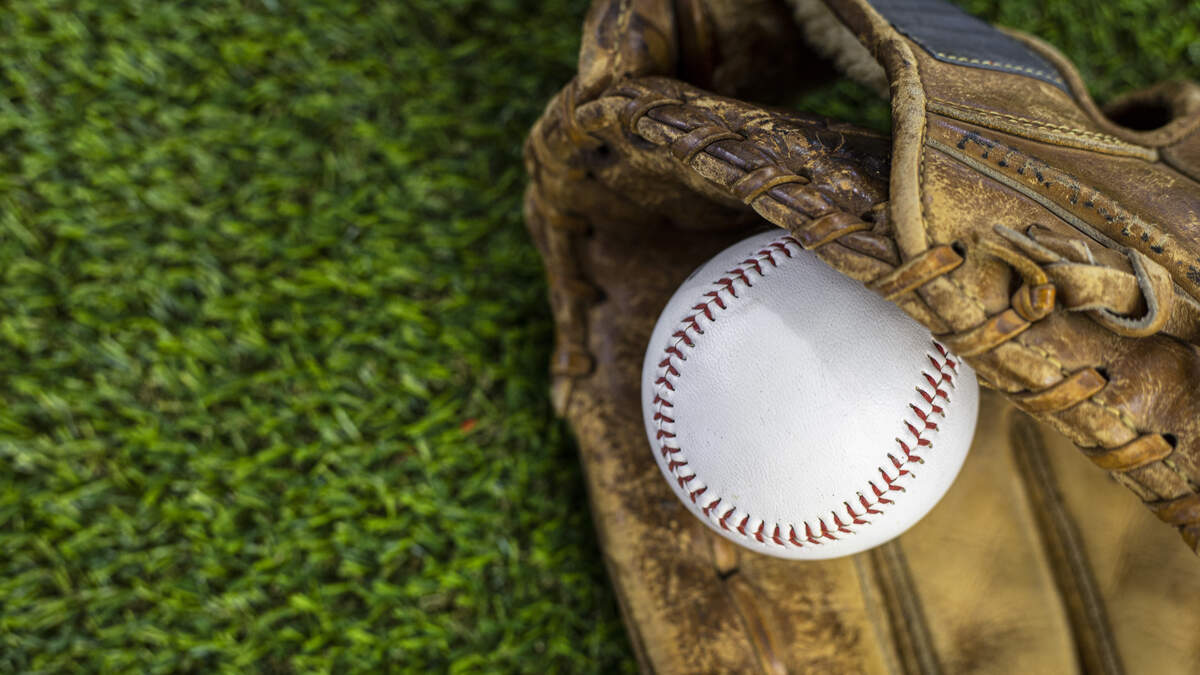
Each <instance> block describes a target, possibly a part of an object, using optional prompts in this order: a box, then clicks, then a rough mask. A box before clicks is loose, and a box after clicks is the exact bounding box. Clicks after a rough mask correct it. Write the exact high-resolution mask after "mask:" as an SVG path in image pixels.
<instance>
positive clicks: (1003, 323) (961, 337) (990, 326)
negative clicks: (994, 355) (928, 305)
mask: <svg viewBox="0 0 1200 675" xmlns="http://www.w3.org/2000/svg"><path fill="white" fill-rule="evenodd" d="M1031 325H1032V324H1031V323H1030V322H1028V321H1026V320H1025V319H1022V318H1021V315H1019V314H1017V312H1016V310H1014V309H1012V308H1011V307H1010V308H1009V309H1006V310H1004V311H1003V312H1000V313H999V314H995V315H993V316H991V317H989V318H988V319H987V320H986V321H984V322H983V323H981V324H979V325H978V326H975V327H974V328H968V329H967V330H964V331H961V332H958V333H952V334H949V335H936V336H934V337H936V338H937V339H938V340H941V341H942V342H943V343H945V344H946V345H947V346H949V347H950V350H951V351H953V352H954V353H956V354H958V355H959V356H977V355H979V354H982V353H984V352H987V351H991V350H992V349H995V348H996V347H998V346H1000V345H1001V344H1003V343H1005V342H1008V341H1009V340H1011V339H1013V338H1014V337H1016V336H1017V335H1019V334H1021V333H1022V332H1023V331H1025V330H1026V329H1027V328H1029V326H1031Z"/></svg>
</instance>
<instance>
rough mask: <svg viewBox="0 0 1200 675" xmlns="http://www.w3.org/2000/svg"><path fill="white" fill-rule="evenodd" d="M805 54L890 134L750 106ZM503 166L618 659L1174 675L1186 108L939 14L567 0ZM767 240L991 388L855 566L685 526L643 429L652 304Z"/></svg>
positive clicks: (883, 3) (1195, 258) (1196, 274)
mask: <svg viewBox="0 0 1200 675" xmlns="http://www.w3.org/2000/svg"><path fill="white" fill-rule="evenodd" d="M803 45H807V47H805V46H803ZM813 50H815V51H816V52H817V53H819V54H820V55H821V57H824V58H825V59H826V60H827V61H826V62H832V63H834V64H836V65H837V66H838V67H839V69H840V70H841V71H842V72H844V73H845V74H847V75H848V76H849V77H852V78H854V79H857V80H859V81H860V82H863V83H866V84H868V85H870V86H873V87H875V88H876V89H878V90H879V91H880V92H882V93H884V94H886V95H890V98H891V109H892V133H891V137H890V138H887V137H884V136H881V135H879V134H876V133H873V132H870V131H866V130H862V129H858V128H854V127H851V126H849V125H845V124H841V123H838V122H833V121H829V120H823V119H819V118H816V117H813V116H808V115H804V114H800V113H796V112H793V111H789V110H782V109H777V108H772V107H768V106H765V105H762V104H759V103H752V102H750V100H764V99H766V98H769V97H776V98H779V97H786V96H790V95H794V94H795V93H796V92H798V91H801V90H802V89H803V88H804V87H805V86H806V85H807V84H808V83H809V81H811V80H813V79H819V78H821V77H825V76H827V75H828V73H827V72H826V71H825V70H824V69H823V67H820V66H814V65H813V64H817V63H822V61H821V59H820V58H818V56H817V55H816V54H814V51H813ZM526 158H527V165H528V169H529V173H530V177H531V182H530V186H529V190H528V194H527V200H526V217H527V222H528V224H529V227H530V230H531V232H532V233H533V236H534V239H535V241H536V243H537V245H538V247H539V249H540V250H541V252H542V254H543V256H544V257H545V260H546V267H547V273H548V276H549V280H550V291H551V306H552V309H553V313H554V319H555V323H556V327H557V333H558V343H557V348H556V351H555V355H554V358H553V363H552V366H551V367H552V372H553V375H554V387H555V391H554V401H555V405H556V407H557V408H558V410H559V412H560V413H562V414H564V415H565V416H566V417H567V419H568V420H569V421H570V423H571V425H572V427H573V428H574V430H575V432H576V434H577V437H578V439H579V444H580V451H581V456H582V459H583V463H584V466H585V469H586V474H587V480H588V485H589V490H590V495H591V500H592V506H593V513H594V515H595V518H596V523H597V529H598V533H599V536H600V539H601V544H602V547H603V549H604V551H605V558H606V562H607V563H608V565H609V570H610V575H611V577H612V579H613V583H614V586H615V588H616V590H617V595H618V597H619V598H620V600H621V605H622V609H623V611H624V613H625V618H626V623H627V625H628V626H629V629H630V634H631V636H632V641H633V644H634V647H635V651H636V652H637V653H638V656H639V659H640V662H641V665H642V666H643V669H645V670H647V671H670V672H674V671H692V672H743V671H745V672H750V671H755V670H761V671H768V672H784V671H787V670H789V669H799V670H811V671H814V672H898V671H901V672H936V671H938V670H942V669H944V670H947V671H949V672H1071V671H1080V670H1083V671H1086V672H1104V673H1116V672H1122V671H1123V670H1124V669H1126V668H1130V669H1136V670H1143V669H1144V670H1157V671H1164V670H1165V671H1168V672H1175V671H1179V672H1185V671H1195V670H1196V669H1197V667H1200V640H1198V639H1197V638H1196V636H1197V635H1200V616H1197V615H1196V613H1195V612H1194V611H1192V610H1191V608H1190V607H1189V601H1188V600H1187V598H1189V597H1190V598H1195V597H1200V596H1197V595H1196V593H1197V591H1200V578H1198V577H1197V575H1196V573H1195V561H1194V557H1193V556H1192V555H1191V553H1190V552H1189V551H1188V548H1187V547H1190V548H1191V549H1192V550H1196V549H1197V548H1198V547H1200V392H1197V383H1200V347H1198V345H1200V87H1197V86H1196V85H1193V84H1191V83H1173V84H1167V85H1161V86H1156V87H1152V88H1150V89H1148V90H1145V91H1143V92H1139V93H1136V94H1134V95H1131V96H1128V97H1126V98H1124V99H1122V100H1120V101H1117V102H1115V103H1113V104H1112V105H1110V106H1109V107H1108V108H1107V109H1106V110H1105V111H1104V112H1102V111H1101V110H1099V109H1098V108H1097V106H1096V105H1095V104H1094V103H1093V102H1092V100H1091V99H1090V97H1089V95H1088V94H1087V91H1086V87H1085V85H1084V84H1083V82H1082V80H1081V79H1080V76H1079V75H1078V73H1077V72H1076V70H1075V69H1074V68H1073V66H1072V65H1071V64H1070V63H1069V62H1068V61H1067V60H1066V59H1065V58H1064V57H1063V56H1062V55H1061V54H1059V53H1058V52H1057V51H1055V50H1054V49H1053V48H1052V47H1050V46H1048V45H1046V44H1045V43H1043V42H1040V41H1038V40H1037V39H1036V38H1033V37H1031V36H1028V35H1024V34H1020V33H1017V32H1014V31H1007V30H1001V29H996V28H993V27H990V26H988V25H987V24H984V23H983V22H980V21H978V20H976V19H973V18H972V17H970V16H968V15H966V14H963V13H962V12H961V11H958V10H956V9H954V8H952V7H950V6H948V5H945V4H942V2H940V0H907V1H899V0H873V1H871V2H868V1H867V0H827V4H824V5H823V4H819V3H816V2H809V1H807V0H804V1H799V0H797V1H795V2H792V3H790V4H789V3H785V2H781V1H768V0H742V1H736V0H674V1H673V2H672V1H670V0H626V1H620V0H598V1H597V2H596V4H595V5H594V6H593V7H592V10H591V11H590V13H589V15H588V18H587V20H586V24H585V28H584V35H583V46H582V49H581V55H580V64H579V73H578V75H577V77H576V78H575V79H574V80H573V81H572V82H571V83H569V84H568V85H567V86H566V87H565V88H564V89H563V90H562V91H561V92H560V93H559V95H558V96H556V97H555V99H554V100H552V101H551V102H550V104H549V106H548V108H547V110H546V113H545V115H544V116H543V117H542V119H541V120H539V121H538V123H537V125H536V126H535V127H534V129H533V132H532V134H531V136H530V138H529V141H528V143H527V146H526ZM766 227H780V228H784V229H786V230H788V231H789V232H790V233H791V234H792V236H793V237H794V238H795V239H796V240H797V241H799V242H800V243H801V244H802V245H803V246H805V247H806V248H808V249H811V250H813V251H814V252H815V253H816V255H817V256H818V257H820V258H821V259H822V260H824V261H825V262H826V263H828V264H829V265H830V266H832V267H833V268H834V269H836V270H838V271H839V272H841V273H843V274H845V275H847V276H850V277H852V278H854V279H856V280H858V281H861V282H862V283H864V284H866V285H868V286H869V287H870V288H872V289H874V290H875V291H877V292H879V293H880V294H881V295H883V296H884V297H886V298H888V299H889V300H891V301H893V302H895V303H896V304H898V305H899V306H900V307H901V308H903V309H904V310H905V311H906V312H907V313H908V314H910V315H911V316H912V317H914V318H915V319H916V320H917V321H919V322H921V323H922V324H924V325H925V326H926V327H927V328H929V330H930V331H931V332H932V333H933V334H934V335H935V336H936V337H937V339H938V340H939V341H940V342H941V343H943V344H946V345H948V346H949V347H950V348H951V349H952V350H954V351H955V352H956V353H957V354H958V355H959V356H961V357H963V358H964V359H965V360H966V361H967V362H968V363H970V364H971V365H972V366H973V367H974V368H975V370H976V373H977V375H978V377H979V380H980V382H981V384H983V385H984V386H985V387H986V388H987V389H989V390H991V391H985V394H984V396H983V399H982V405H983V409H982V411H981V415H980V427H979V429H978V431H977V434H976V442H975V447H974V448H973V450H972V454H971V456H970V457H969V458H968V460H967V464H966V466H965V467H964V469H963V472H962V474H961V475H960V478H959V480H958V482H957V484H956V485H955V487H954V488H953V489H952V490H951V492H950V493H949V494H948V495H947V496H946V498H945V499H944V500H943V503H942V504H941V505H939V506H938V507H937V508H936V509H935V510H934V511H933V512H932V513H931V514H930V515H929V516H927V517H926V519H925V520H924V521H922V522H921V523H919V524H918V525H917V526H916V527H914V528H913V529H912V530H910V531H909V532H908V533H907V534H905V535H904V536H902V537H901V538H900V539H898V540H897V541H895V542H893V543H890V544H887V545H884V546H882V547H880V548H878V549H875V550H873V551H870V552H867V553H864V554H860V555H858V556H853V557H850V558H845V559H839V560H832V561H822V562H806V563H794V562H785V561H781V560H775V559H769V558H766V557H764V556H760V555H756V554H752V553H749V552H744V551H741V550H739V549H737V547H734V546H732V545H730V544H728V543H727V542H725V541H724V540H722V539H721V538H719V537H716V536H713V535H711V534H710V533H709V532H708V530H707V528H705V527H704V526H703V525H702V524H700V523H698V522H696V521H695V519H694V518H692V517H691V516H690V515H689V514H688V513H687V512H686V511H685V510H684V509H683V508H682V507H681V506H680V505H679V504H678V503H677V501H676V500H675V498H674V496H673V495H672V493H671V492H670V489H669V488H668V487H667V485H666V484H665V482H664V481H663V480H662V478H661V476H660V475H659V472H658V469H657V467H656V466H655V463H654V461H653V458H652V457H651V455H650V451H649V448H648V447H647V445H646V441H645V438H644V436H643V430H642V426H641V418H640V406H639V391H638V387H639V383H640V379H639V375H640V366H641V359H642V355H643V353H644V350H645V346H646V340H647V338H648V337H649V334H650V331H651V329H652V328H653V324H654V320H655V318H656V317H657V314H658V311H659V309H661V307H662V305H663V304H664V303H665V301H666V299H667V298H668V297H669V296H670V294H671V292H672V291H673V290H674V288H675V287H676V286H677V285H678V284H679V282H680V281H682V280H683V278H684V277H685V276H686V275H687V274H688V272H690V271H691V270H692V269H693V268H694V267H695V266H696V265H698V264H699V263H701V262H703V261H704V260H706V259H707V258H708V257H709V256H711V255H712V254H714V253H716V252H717V251H719V250H721V249H722V248H724V247H725V246H727V245H728V244H730V243H732V242H733V241H736V240H739V239H741V238H744V237H745V236H746V235H747V234H748V233H749V232H752V231H755V230H756V229H762V228H766ZM1035 420H1036V421H1035ZM1051 428H1052V429H1051ZM1054 430H1057V431H1054ZM1072 444H1073V445H1075V446H1077V447H1078V448H1079V450H1080V451H1082V454H1083V455H1084V456H1086V457H1087V458H1089V459H1090V460H1091V462H1092V463H1093V464H1095V465H1097V466H1099V467H1100V468H1101V469H1102V470H1103V471H1097V470H1096V469H1095V468H1093V467H1089V466H1087V464H1086V463H1084V462H1080V461H1078V457H1074V456H1068V454H1069V453H1068V449H1069V446H1071V445H1072ZM1075 454H1078V453H1077V452H1076V453H1075ZM1106 472H1107V473H1106ZM1110 478H1111V480H1110ZM1114 481H1115V482H1116V483H1119V484H1120V485H1123V486H1124V487H1125V488H1128V490H1131V491H1132V492H1133V493H1134V494H1135V495H1136V496H1137V497H1138V498H1139V499H1140V500H1141V501H1142V502H1143V503H1144V504H1145V505H1146V507H1148V509H1143V508H1141V507H1140V506H1138V505H1137V504H1136V502H1135V501H1134V500H1130V499H1128V498H1127V496H1122V495H1120V494H1119V493H1120V490H1119V489H1117V488H1116V487H1115V486H1114V485H1113V484H1112V483H1113V482H1114ZM1114 490H1116V492H1117V494H1113V493H1114ZM1151 514H1152V515H1151ZM1154 518H1157V519H1158V520H1161V521H1164V522H1166V523H1167V524H1169V525H1170V526H1171V527H1173V528H1174V529H1176V530H1177V531H1178V532H1179V533H1180V534H1182V536H1183V539H1184V542H1185V544H1186V547H1184V546H1179V545H1178V543H1173V542H1170V541H1169V540H1170V539H1171V536H1170V528H1167V527H1164V526H1162V525H1156V524H1154V523H1153V522H1151V521H1152V520H1153V519H1154ZM1014 645H1019V648H1017V647H1014Z"/></svg>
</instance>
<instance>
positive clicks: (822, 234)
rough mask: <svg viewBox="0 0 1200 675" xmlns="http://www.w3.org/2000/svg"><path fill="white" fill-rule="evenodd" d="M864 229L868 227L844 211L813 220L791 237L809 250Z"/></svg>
mask: <svg viewBox="0 0 1200 675" xmlns="http://www.w3.org/2000/svg"><path fill="white" fill-rule="evenodd" d="M866 229H868V226H867V224H866V223H864V222H863V221H862V220H860V219H858V218H855V217H854V216H852V215H850V214H849V213H846V212H845V211H835V212H833V213H830V214H827V215H824V216H821V217H819V218H815V219H813V220H812V221H810V222H809V223H807V224H806V225H803V226H802V227H801V229H800V230H799V231H798V232H794V233H793V234H792V236H794V237H795V238H796V240H797V241H799V242H800V245H802V246H803V247H804V248H806V249H810V250H811V249H816V248H820V247H822V246H824V245H825V244H828V243H830V242H832V241H834V240H836V239H841V238H842V237H844V236H846V235H848V234H850V233H851V232H861V231H864V230H866Z"/></svg>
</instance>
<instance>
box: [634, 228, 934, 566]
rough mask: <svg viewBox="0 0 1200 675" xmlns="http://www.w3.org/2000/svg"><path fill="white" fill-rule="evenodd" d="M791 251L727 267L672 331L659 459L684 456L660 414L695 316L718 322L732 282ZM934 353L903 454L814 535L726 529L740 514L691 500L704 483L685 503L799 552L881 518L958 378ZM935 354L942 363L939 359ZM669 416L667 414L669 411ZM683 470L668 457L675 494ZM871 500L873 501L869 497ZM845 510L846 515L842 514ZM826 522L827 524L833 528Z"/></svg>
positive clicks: (776, 248) (764, 253)
mask: <svg viewBox="0 0 1200 675" xmlns="http://www.w3.org/2000/svg"><path fill="white" fill-rule="evenodd" d="M793 246H794V247H795V250H796V251H800V250H803V247H802V246H800V243H799V242H798V241H796V240H795V239H794V238H792V237H790V236H784V237H781V238H780V239H778V240H777V241H773V242H771V243H770V244H768V245H767V246H766V247H765V248H763V249H762V250H760V251H758V252H757V253H756V254H754V257H751V258H748V259H746V260H744V261H742V263H741V264H740V266H739V267H737V268H735V269H732V270H729V271H727V272H726V273H725V276H723V277H721V278H720V279H718V280H716V281H714V282H713V286H715V287H716V288H714V289H713V290H709V291H707V292H705V293H704V294H703V296H702V297H703V298H704V300H703V301H702V302H700V303H698V304H697V305H696V306H694V307H692V310H693V311H695V312H696V314H693V315H691V316H688V317H685V318H684V319H683V320H682V321H681V322H680V328H679V329H678V330H677V331H675V332H674V333H672V334H671V337H672V338H673V341H672V342H671V343H670V344H668V345H667V346H666V348H665V349H664V350H663V354H664V358H663V359H662V361H661V362H660V363H659V364H658V366H659V368H662V369H664V371H663V373H662V375H660V376H659V377H658V379H657V380H655V382H654V386H655V396H654V401H653V402H652V403H651V405H653V406H654V409H655V414H654V422H655V426H656V432H657V438H658V439H659V441H660V443H661V445H660V450H661V452H662V455H663V457H664V458H667V457H668V456H669V455H675V454H678V453H681V452H683V449H682V448H680V447H676V446H673V445H667V441H668V440H670V439H674V438H675V434H674V433H673V432H671V431H668V430H666V429H664V428H663V425H664V424H674V423H675V420H674V419H673V417H672V416H670V415H667V414H664V410H665V409H670V408H674V407H675V404H674V403H672V402H671V401H670V399H669V398H668V396H669V395H670V393H671V392H674V391H675V385H674V382H673V380H678V379H679V378H680V377H682V375H681V371H680V368H679V366H678V363H682V362H684V361H687V356H686V354H685V353H684V350H683V349H681V347H687V348H688V349H694V348H695V346H696V343H695V338H694V337H692V336H691V335H689V333H692V334H694V335H696V336H699V335H704V329H703V328H702V327H701V325H700V322H699V318H700V317H701V316H703V317H704V318H705V319H707V320H708V321H710V322H715V321H716V320H717V310H725V309H726V308H727V307H726V302H725V299H724V298H723V297H722V294H727V295H728V296H729V297H730V298H733V299H738V298H739V296H738V294H737V284H738V283H741V284H743V285H744V286H745V287H747V288H752V287H753V284H752V283H751V281H750V276H751V274H755V275H758V276H759V277H760V278H766V276H767V275H766V274H765V273H764V269H763V265H762V263H763V262H766V263H768V264H769V265H770V266H771V267H778V266H779V264H780V262H779V261H777V260H776V259H775V256H776V255H782V256H783V257H785V258H789V259H790V258H792V257H793V256H792V253H793V251H792V248H791V247H793ZM932 342H933V348H934V350H935V351H936V352H937V355H936V356H935V355H933V354H927V355H926V356H927V357H928V359H929V364H930V365H931V366H932V367H933V372H932V373H930V372H926V371H921V376H922V377H923V378H924V379H925V383H926V384H927V385H928V387H924V386H917V387H915V388H914V389H915V391H916V392H917V394H918V395H919V396H920V399H919V400H916V401H913V402H910V403H909V404H908V408H909V409H910V410H911V411H912V412H913V414H915V415H916V417H917V420H918V421H919V422H920V424H913V423H912V422H910V421H908V420H907V419H904V420H903V422H904V426H905V428H906V430H907V432H908V434H909V436H910V439H909V440H908V441H905V440H902V439H900V438H896V443H897V444H898V445H899V446H900V450H901V451H902V452H903V459H901V458H900V457H897V456H896V455H895V454H893V453H890V452H889V453H887V458H888V464H890V465H891V469H892V471H893V472H894V473H895V476H894V477H893V476H892V475H889V474H888V471H887V470H886V469H885V468H884V467H883V466H880V467H878V471H879V475H880V477H881V478H880V479H874V480H868V481H867V488H868V489H867V490H864V491H862V492H859V493H858V494H857V495H856V497H857V499H856V500H850V501H844V502H842V509H835V510H831V511H829V512H828V514H826V515H821V516H818V517H816V518H814V519H813V520H814V521H815V522H816V530H814V528H813V524H812V523H811V522H810V521H808V520H805V521H802V522H801V523H799V524H796V523H767V522H766V521H762V520H760V521H759V524H758V527H757V529H754V530H753V531H751V532H747V529H746V528H747V526H748V525H749V523H750V518H751V516H750V514H745V513H744V514H742V518H741V520H740V521H739V522H738V524H737V525H736V526H734V528H733V529H731V528H730V525H729V520H730V518H732V517H733V516H734V515H735V513H737V512H738V508H737V506H733V505H728V504H725V503H724V502H723V501H722V497H716V496H714V497H713V499H712V501H710V502H708V504H704V505H701V504H700V503H699V502H698V501H697V499H698V498H699V497H701V496H703V495H705V494H706V493H707V492H708V486H707V485H705V486H701V487H699V488H695V489H693V490H691V491H690V492H689V493H688V496H689V497H690V499H691V501H692V502H693V503H696V504H697V505H699V506H700V512H701V513H702V514H703V515H704V517H705V518H708V519H709V520H710V521H712V522H713V523H715V524H716V525H717V526H718V527H720V528H721V529H723V530H726V531H728V532H735V531H736V532H737V533H738V534H740V535H741V536H743V537H745V538H747V539H751V538H752V539H754V540H756V541H759V542H761V543H764V544H765V543H771V544H774V545H776V546H781V547H785V548H786V547H796V548H803V547H805V546H807V545H810V544H811V545H820V544H824V543H826V541H837V540H838V537H837V536H836V535H835V534H834V533H835V532H837V533H841V534H854V532H855V530H854V529H852V527H851V526H863V525H869V524H870V523H871V521H870V520H868V519H867V516H881V515H883V514H884V512H883V511H882V510H881V508H882V507H883V506H887V505H894V504H895V503H896V502H895V501H893V500H892V499H889V498H888V495H892V494H893V493H895V492H904V491H905V490H904V487H903V486H902V485H898V484H897V482H898V481H899V480H900V479H901V478H903V477H905V476H908V477H909V479H910V480H911V479H912V478H913V477H915V474H914V473H913V472H912V471H911V470H910V469H911V468H912V467H913V466H914V465H917V464H923V463H924V462H925V460H924V459H922V458H921V457H920V456H919V455H918V454H916V450H917V448H931V447H932V445H933V442H932V441H931V440H930V439H929V438H928V437H926V436H925V433H926V432H929V431H937V430H938V425H937V423H936V422H935V421H934V419H933V418H934V416H935V415H938V416H941V417H945V416H946V412H945V409H944V408H943V407H942V406H941V405H939V404H938V399H941V401H942V402H943V403H949V402H950V395H949V394H948V393H947V391H946V390H945V389H942V388H941V387H942V385H944V384H945V385H950V386H953V385H954V376H955V375H957V374H958V362H957V361H955V360H954V359H952V358H950V353H949V352H948V351H947V350H946V348H945V347H944V346H942V345H941V344H940V343H938V342H937V341H936V340H933V341H932ZM939 357H940V359H939ZM672 415H673V413H672ZM685 466H687V461H686V459H682V460H676V459H671V460H669V462H668V463H667V471H668V473H671V474H672V475H674V476H675V479H676V481H677V482H678V483H679V487H680V489H687V487H686V486H687V484H688V483H689V482H691V481H692V480H694V479H695V478H696V474H694V473H692V474H689V475H687V476H681V475H679V474H678V473H677V470H678V469H679V468H680V467H685ZM877 480H881V481H882V485H883V486H885V487H883V488H881V487H879V485H877V484H876V481H877ZM872 498H873V499H872ZM851 501H856V502H857V504H858V507H859V508H861V511H856V510H855V507H853V506H851ZM722 504H725V506H724V508H723V509H721V510H718V509H717V507H718V506H720V505H722ZM843 510H844V511H843ZM843 512H844V514H845V516H846V517H848V521H843V515H842V513H843ZM826 519H829V520H831V521H832V522H833V525H834V526H833V527H832V528H831V527H830V526H829V524H828V523H826ZM797 527H803V530H804V536H800V535H799V534H798V533H797ZM768 528H772V530H771V531H772V534H767V532H768ZM785 529H786V531H787V533H788V536H787V537H786V538H784V537H783V534H782V533H783V531H784V530H785Z"/></svg>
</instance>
